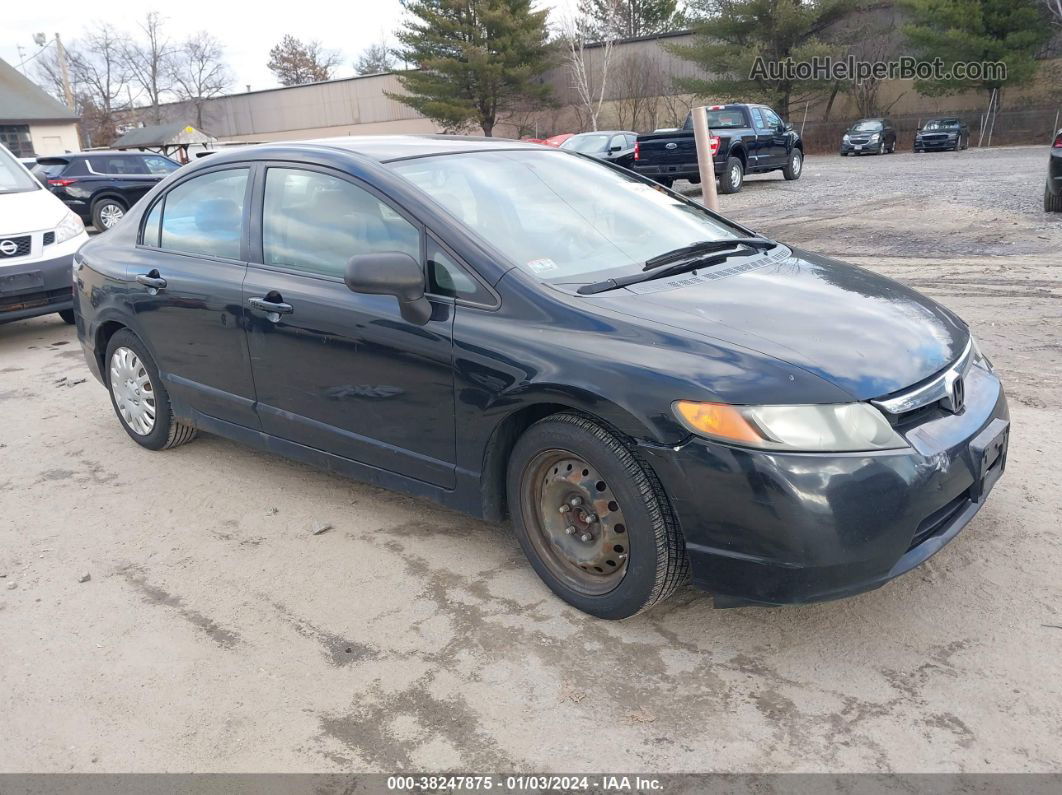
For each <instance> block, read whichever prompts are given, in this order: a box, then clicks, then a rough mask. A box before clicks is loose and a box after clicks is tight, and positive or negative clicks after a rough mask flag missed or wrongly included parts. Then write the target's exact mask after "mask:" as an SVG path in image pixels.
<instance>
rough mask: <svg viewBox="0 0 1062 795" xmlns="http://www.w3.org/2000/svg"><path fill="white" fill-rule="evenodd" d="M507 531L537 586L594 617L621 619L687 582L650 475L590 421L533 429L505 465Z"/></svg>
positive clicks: (681, 550) (574, 418)
mask: <svg viewBox="0 0 1062 795" xmlns="http://www.w3.org/2000/svg"><path fill="white" fill-rule="evenodd" d="M507 485H508V498H509V506H510V511H511V513H512V519H513V528H514V530H515V532H516V536H517V538H518V539H519V541H520V546H521V547H522V548H523V550H524V554H525V555H527V557H528V559H529V560H530V562H531V565H532V566H533V567H534V569H535V571H536V572H537V573H538V575H539V577H541V578H542V580H543V581H544V582H545V583H546V585H548V586H549V587H550V589H551V590H552V591H553V592H554V593H555V594H557V595H558V596H559V597H560V598H561V599H563V600H564V601H566V602H568V603H569V604H571V605H573V606H574V607H577V608H579V609H580V610H582V611H584V612H586V613H589V614H590V615H594V616H597V617H599V618H608V619H622V618H629V617H630V616H633V615H635V614H636V613H638V612H640V611H642V610H645V609H647V608H649V607H651V606H652V605H654V604H656V603H657V602H659V601H661V600H663V599H665V598H667V597H668V596H670V595H671V593H672V592H674V590H675V588H676V587H677V586H678V585H679V584H681V583H682V582H683V581H685V579H686V577H687V575H688V564H687V560H686V552H685V547H684V545H683V543H682V537H681V535H680V533H679V529H678V526H677V524H676V522H675V519H674V517H673V515H672V512H671V506H670V503H669V502H668V499H667V496H666V494H665V493H664V490H663V488H662V487H661V485H660V482H659V481H658V480H657V478H656V475H655V474H654V473H653V472H652V470H650V469H649V468H648V467H646V466H645V465H643V464H642V463H641V462H640V461H639V460H638V459H637V458H635V456H634V454H633V453H632V451H631V449H630V448H629V447H628V446H627V445H626V444H625V443H624V441H623V440H622V439H620V438H619V437H617V436H616V435H615V434H613V433H611V432H610V431H608V430H607V429H605V428H603V427H602V426H600V425H599V424H597V423H596V422H594V421H593V420H591V419H589V418H587V417H583V416H580V415H576V414H556V415H553V416H550V417H547V418H546V419H544V420H540V421H539V422H537V423H535V424H534V425H532V426H531V427H530V428H529V429H528V430H527V431H526V432H525V433H524V435H523V436H521V437H520V439H519V440H518V441H517V443H516V446H515V448H514V449H513V453H512V456H511V458H510V460H509V472H508V484H507Z"/></svg>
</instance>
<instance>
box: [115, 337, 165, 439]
mask: <svg viewBox="0 0 1062 795" xmlns="http://www.w3.org/2000/svg"><path fill="white" fill-rule="evenodd" d="M110 365H111V366H110V387H111V395H112V397H113V398H114V405H115V406H116V407H117V408H118V414H119V416H120V417H121V418H122V421H123V422H124V423H125V424H126V427H128V428H129V429H130V430H131V431H133V433H135V434H137V435H138V436H147V435H148V434H149V433H151V431H152V430H153V429H154V428H155V410H156V405H155V388H154V386H153V385H152V383H151V377H150V376H149V375H148V372H147V368H146V367H144V363H143V362H142V361H140V357H139V356H137V355H136V353H135V352H134V351H132V350H131V349H129V348H125V347H122V348H116V349H115V351H114V353H112V354H111V362H110Z"/></svg>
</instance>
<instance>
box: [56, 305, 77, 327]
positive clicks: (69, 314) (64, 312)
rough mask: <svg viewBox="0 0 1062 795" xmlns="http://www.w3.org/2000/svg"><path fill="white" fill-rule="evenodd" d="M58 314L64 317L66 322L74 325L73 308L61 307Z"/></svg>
mask: <svg viewBox="0 0 1062 795" xmlns="http://www.w3.org/2000/svg"><path fill="white" fill-rule="evenodd" d="M57 314H58V315H59V317H61V318H62V319H63V322H64V323H66V324H67V325H68V326H72V325H74V310H73V309H60V310H59V312H58V313H57Z"/></svg>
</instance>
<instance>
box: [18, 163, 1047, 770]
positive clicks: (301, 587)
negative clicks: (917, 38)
mask: <svg viewBox="0 0 1062 795" xmlns="http://www.w3.org/2000/svg"><path fill="white" fill-rule="evenodd" d="M1045 159H1046V154H1045V152H1044V150H1043V149H1042V148H1040V149H1033V148H1027V149H1007V150H992V151H980V152H979V151H969V152H963V153H958V154H954V155H952V154H939V155H922V156H917V157H916V156H913V155H910V154H897V155H890V156H885V157H868V158H863V159H858V160H853V159H848V160H844V159H841V158H839V157H832V158H831V157H821V158H809V160H808V162H807V166H806V169H805V174H804V177H803V178H802V179H801V180H800V181H799V182H796V183H786V182H783V181H781V179H780V178H778V177H775V176H769V177H754V178H752V179H750V181H749V183H748V184H747V186H746V188H745V190H744V191H743V192H742V193H741V194H738V195H736V196H730V197H723V200H722V204H723V210H724V212H725V213H727V214H729V215H731V216H732V217H734V218H735V219H737V220H739V221H741V222H743V223H746V224H748V225H750V226H752V227H753V228H755V229H757V230H759V231H762V232H764V233H766V234H768V235H772V236H775V237H778V238H780V239H782V240H785V241H786V242H790V243H793V244H796V245H801V246H804V247H807V248H811V249H816V250H820V251H824V252H826V253H829V254H832V255H835V256H838V257H842V258H845V259H848V260H852V261H855V262H858V263H860V264H862V265H865V266H867V267H870V268H873V269H876V270H880V271H883V272H885V273H887V274H889V275H892V276H896V277H898V278H900V279H902V280H904V281H907V282H909V283H911V284H914V285H916V286H918V287H919V288H920V289H923V290H925V291H926V292H928V293H929V294H931V295H933V296H934V297H936V298H938V299H939V300H941V301H943V302H944V303H946V304H947V305H949V306H950V307H952V308H954V309H955V310H957V311H958V312H959V313H960V314H961V315H962V316H964V317H965V318H966V319H967V320H968V321H969V322H970V323H971V325H972V326H973V327H974V329H975V331H976V333H977V334H978V335H979V336H980V337H981V338H982V340H983V347H984V348H985V349H986V352H987V353H988V354H989V355H990V356H991V357H992V358H993V359H994V360H995V362H996V364H997V367H998V368H999V370H1000V372H1001V373H1002V376H1003V378H1004V380H1005V383H1006V384H1007V387H1008V391H1009V394H1010V395H1011V398H1012V410H1013V436H1012V446H1011V450H1010V459H1009V463H1008V470H1007V475H1006V477H1005V478H1004V479H1003V480H1002V481H1001V482H1000V483H999V485H998V486H997V488H996V490H995V492H994V493H993V497H992V499H991V500H990V501H989V503H988V505H987V506H986V507H985V509H984V510H983V511H982V512H981V513H980V514H979V515H978V517H977V518H976V519H975V521H974V522H972V523H971V524H970V525H969V526H968V527H967V528H966V529H965V530H964V532H963V533H961V534H960V535H959V537H958V538H957V539H956V540H955V541H954V542H953V543H952V544H951V545H949V546H948V547H947V548H946V549H944V550H943V551H942V552H941V553H940V554H938V555H937V556H935V557H934V558H933V559H931V560H930V561H929V562H928V563H927V564H926V565H924V566H922V567H921V568H919V569H918V570H916V571H914V572H912V573H911V574H909V575H907V576H905V577H903V578H901V579H900V580H898V581H896V582H893V583H891V584H889V585H887V586H885V587H884V588H882V589H880V590H878V591H875V592H872V593H869V594H864V595H862V596H859V597H856V598H853V599H849V600H845V601H840V602H834V603H828V604H821V605H814V606H809V607H796V608H779V609H758V608H750V609H736V610H723V611H717V610H713V609H712V607H711V602H710V599H708V598H707V597H705V596H704V595H703V594H701V593H698V592H696V591H693V590H690V589H687V590H684V591H682V592H680V593H679V594H678V595H677V596H676V597H675V598H674V599H672V600H671V601H670V602H668V603H666V604H665V605H663V606H661V607H660V608H659V609H657V610H654V611H652V612H650V613H649V614H647V615H643V616H640V617H637V618H635V619H633V620H630V621H627V622H623V623H607V622H602V621H596V620H594V619H591V618H588V617H587V616H585V615H582V614H580V613H578V612H576V611H574V610H572V609H569V608H568V607H566V606H565V605H563V604H562V603H560V602H559V601H558V600H556V599H555V598H553V597H552V596H551V595H550V594H549V592H548V591H547V590H546V589H545V587H544V586H542V585H541V584H540V583H539V581H538V580H537V578H536V577H535V576H534V574H533V573H532V572H531V571H530V569H529V567H528V566H527V565H526V564H525V563H524V562H523V559H522V557H521V554H520V551H519V548H518V546H517V544H516V542H515V541H514V539H513V538H512V536H511V534H510V533H509V531H508V530H507V529H505V528H501V527H495V526H492V525H488V524H484V523H481V522H475V521H471V520H469V519H466V518H464V517H462V516H460V515H457V514H454V513H450V512H447V511H444V510H441V509H439V508H437V507H435V506H433V505H431V504H429V503H426V502H422V501H418V500H413V499H409V498H406V497H402V496H398V495H395V494H391V493H388V492H385V491H381V490H378V489H373V488H368V487H366V486H363V485H360V484H358V483H354V482H350V481H346V480H342V479H340V478H337V477H334V476H331V475H328V474H325V473H322V472H319V471H316V470H313V469H310V468H307V467H304V466H301V465H298V464H293V463H290V462H288V461H285V460H282V459H279V458H275V457H271V456H268V455H264V454H259V453H256V452H252V451H250V450H248V449H246V448H242V447H240V446H238V445H236V444H233V443H231V442H228V441H225V440H222V439H219V438H215V437H210V436H204V437H201V438H200V439H199V440H198V441H196V442H194V443H192V444H190V445H186V446H185V447H182V448H180V449H178V450H174V451H171V452H168V453H151V452H148V451H145V450H142V449H140V448H138V447H137V446H135V445H134V444H132V443H131V442H130V441H129V440H128V438H127V437H126V436H125V434H124V433H123V432H122V431H121V429H120V428H119V426H118V424H117V422H116V420H115V419H114V417H113V416H112V414H111V409H110V406H109V404H108V401H107V397H106V393H105V392H104V390H103V389H102V388H100V387H99V385H98V384H96V383H95V382H94V381H92V380H91V379H90V380H88V381H83V380H82V379H85V378H87V377H88V373H87V371H86V369H85V366H84V364H83V362H82V360H81V353H80V351H79V350H78V346H77V343H76V340H75V339H74V335H73V333H72V331H71V329H70V328H69V327H67V326H64V325H63V324H62V323H61V322H60V321H58V319H57V318H55V317H54V316H53V317H50V318H40V319H37V320H33V321H28V322H23V323H15V324H10V325H6V326H0V461H2V464H3V466H2V468H0V638H2V639H3V641H2V644H3V646H2V653H0V715H2V716H3V728H2V730H0V772H15V771H67V770H75V771H191V770H196V771H346V770H355V771H370V770H385V771H394V770H402V771H408V770H411V769H416V770H428V771H435V772H437V771H440V770H443V769H453V768H460V769H463V770H466V771H467V770H517V771H528V770H552V771H569V772H575V771H601V770H614V769H622V770H624V771H628V772H635V771H644V772H677V771H823V770H828V771H966V772H984V771H1060V770H1062V763H1060V761H1059V754H1058V749H1059V747H1060V741H1062V578H1060V577H1059V571H1062V541H1060V535H1059V528H1060V520H1059V516H1060V515H1062V496H1060V495H1062V478H1060V475H1059V461H1060V459H1062V420H1060V416H1059V412H1058V408H1057V407H1058V405H1059V402H1060V398H1062V395H1060V383H1062V379H1060V378H1059V375H1060V369H1062V330H1060V329H1062V322H1060V321H1062V301H1060V300H1059V299H1060V298H1062V280H1060V270H1059V269H1060V268H1062V257H1060V256H1059V254H1060V252H1062V219H1060V218H1058V217H1049V216H1047V215H1045V214H1044V213H1043V212H1042V211H1041V210H1040V209H1039V201H1040V191H1041V189H1042V188H1041V186H1042V184H1043V178H1044V176H1043V175H1044V165H1045V163H1044V161H1045ZM686 187H687V188H688V187H689V186H686ZM321 523H325V524H331V525H332V528H331V529H330V530H328V531H327V532H324V533H321V534H319V535H314V534H313V532H312V531H313V529H314V528H315V527H319V526H320V524H321ZM85 575H90V578H89V579H87V580H86V579H85ZM83 580H84V581H83Z"/></svg>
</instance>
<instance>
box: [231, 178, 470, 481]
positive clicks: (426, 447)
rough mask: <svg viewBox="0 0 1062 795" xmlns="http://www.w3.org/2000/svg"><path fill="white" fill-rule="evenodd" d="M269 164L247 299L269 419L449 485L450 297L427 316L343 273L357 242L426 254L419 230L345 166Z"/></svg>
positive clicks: (363, 248)
mask: <svg viewBox="0 0 1062 795" xmlns="http://www.w3.org/2000/svg"><path fill="white" fill-rule="evenodd" d="M261 176H262V177H264V185H263V187H262V188H260V189H259V190H257V191H256V194H257V195H256V199H255V213H256V216H257V215H258V213H260V216H258V217H260V218H261V229H260V235H259V234H257V233H256V234H253V235H252V250H253V251H254V254H253V257H252V259H253V261H252V262H251V264H250V265H249V267H248V271H247V280H246V282H245V284H244V301H245V304H246V305H247V306H249V307H250V309H251V313H252V317H251V320H250V322H249V324H248V345H249V348H250V352H251V361H252V366H253V370H254V381H255V386H256V392H257V400H258V404H257V410H258V414H259V417H260V418H261V422H262V429H263V430H265V431H266V432H267V433H270V434H272V435H274V436H278V437H280V438H283V439H287V440H289V441H293V442H297V443H299V444H303V445H306V446H308V447H312V448H314V449H317V450H323V451H326V452H330V453H334V454H336V455H340V456H343V457H345V458H349V459H352V460H355V461H359V462H361V463H364V464H368V465H370V466H374V467H378V468H380V469H385V470H389V471H392V472H398V473H401V474H404V475H407V476H410V477H414V478H416V479H418V480H422V481H425V482H428V483H432V484H435V485H439V486H443V487H446V488H452V487H453V485H454V460H455V442H454V396H453V364H452V356H453V351H452V347H453V304H452V302H449V303H447V302H440V303H438V304H436V305H434V314H433V316H432V319H431V320H429V321H428V323H427V324H426V325H423V326H419V325H414V324H411V323H409V322H407V321H406V320H404V319H403V318H402V316H401V314H400V312H399V308H398V302H397V300H396V299H395V298H393V297H392V296H384V295H362V294H357V293H353V292H351V291H350V290H348V289H347V287H346V285H345V284H344V282H343V274H344V270H345V266H346V262H347V260H348V259H349V258H350V257H352V256H354V255H355V254H371V253H373V252H387V251H401V252H404V253H408V254H410V255H412V256H413V257H415V258H416V259H417V260H418V261H421V262H423V261H424V258H423V257H424V255H423V243H422V241H423V238H424V234H423V230H422V229H421V227H420V226H419V225H417V224H416V223H414V222H413V221H412V220H411V219H409V218H407V217H406V216H405V215H404V214H403V213H401V212H399V211H398V210H396V209H395V208H394V207H392V206H391V205H390V204H388V203H387V202H385V201H384V200H383V199H382V198H381V197H379V196H377V195H376V194H375V193H373V192H371V191H370V190H368V189H367V188H366V187H365V186H363V185H360V184H358V183H356V182H355V181H353V180H351V179H350V178H348V177H346V176H345V175H341V174H338V173H334V172H330V171H327V170H325V169H316V168H312V167H294V166H289V165H280V164H277V165H268V166H265V165H264V166H262V172H261Z"/></svg>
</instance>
